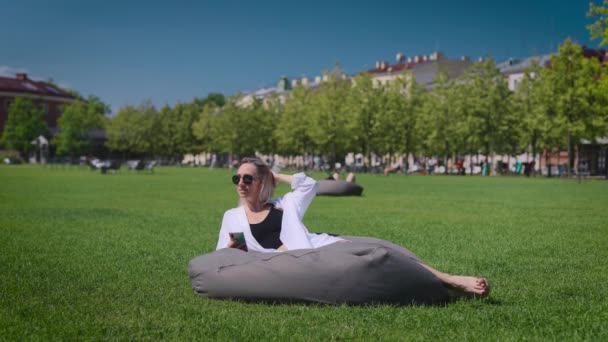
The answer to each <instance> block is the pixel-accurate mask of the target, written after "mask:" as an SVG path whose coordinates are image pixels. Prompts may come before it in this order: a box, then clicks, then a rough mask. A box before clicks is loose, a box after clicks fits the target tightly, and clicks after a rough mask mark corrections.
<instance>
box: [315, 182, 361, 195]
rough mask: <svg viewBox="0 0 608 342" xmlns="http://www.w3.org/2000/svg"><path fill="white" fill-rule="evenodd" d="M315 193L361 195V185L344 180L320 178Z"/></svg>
mask: <svg viewBox="0 0 608 342" xmlns="http://www.w3.org/2000/svg"><path fill="white" fill-rule="evenodd" d="M317 183H319V188H318V190H317V195H319V196H361V193H363V187H362V186H361V185H359V184H356V183H351V182H347V181H344V180H320V181H317Z"/></svg>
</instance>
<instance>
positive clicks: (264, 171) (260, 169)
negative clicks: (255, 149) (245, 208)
mask: <svg viewBox="0 0 608 342" xmlns="http://www.w3.org/2000/svg"><path fill="white" fill-rule="evenodd" d="M243 164H253V165H255V168H256V171H257V173H258V178H259V180H260V181H261V182H262V189H261V190H260V198H259V200H260V203H266V202H268V201H269V200H270V199H271V198H272V195H273V194H274V187H275V184H274V176H273V175H272V171H270V168H269V167H268V165H266V163H264V161H262V160H261V159H259V158H256V157H247V158H243V159H242V160H241V165H243ZM239 166H240V165H239Z"/></svg>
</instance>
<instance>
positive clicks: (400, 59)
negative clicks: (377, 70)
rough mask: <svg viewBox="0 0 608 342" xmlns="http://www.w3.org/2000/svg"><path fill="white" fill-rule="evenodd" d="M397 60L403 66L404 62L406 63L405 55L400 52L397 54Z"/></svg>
mask: <svg viewBox="0 0 608 342" xmlns="http://www.w3.org/2000/svg"><path fill="white" fill-rule="evenodd" d="M395 59H396V60H397V63H399V64H403V62H405V55H404V54H402V53H401V52H399V53H397V56H395Z"/></svg>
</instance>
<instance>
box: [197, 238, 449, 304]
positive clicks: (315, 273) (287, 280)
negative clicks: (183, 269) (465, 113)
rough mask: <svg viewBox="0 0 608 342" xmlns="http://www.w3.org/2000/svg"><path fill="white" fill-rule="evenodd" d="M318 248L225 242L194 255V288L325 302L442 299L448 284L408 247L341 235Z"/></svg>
mask: <svg viewBox="0 0 608 342" xmlns="http://www.w3.org/2000/svg"><path fill="white" fill-rule="evenodd" d="M342 238H344V239H347V240H350V241H351V242H338V243H334V244H331V245H328V246H324V247H321V248H317V249H300V250H293V251H288V252H283V253H259V252H244V251H241V250H239V249H234V248H225V249H221V250H217V251H215V252H212V253H209V254H205V255H201V256H198V257H196V258H194V259H192V260H191V261H190V264H189V267H188V272H189V275H190V280H191V281H192V287H193V289H194V292H195V293H196V294H198V295H201V296H204V297H208V298H216V299H238V300H244V301H253V302H272V303H286V302H314V303H325V304H398V305H411V304H440V303H445V302H447V301H448V300H449V299H450V296H449V293H448V290H447V289H446V288H445V287H444V286H443V285H442V284H441V282H440V281H439V279H437V278H436V277H435V276H434V275H433V274H432V273H430V272H429V271H428V270H426V269H425V268H424V267H422V266H421V265H420V264H419V263H418V262H417V260H418V259H417V258H416V256H415V255H414V254H413V253H411V252H410V251H408V250H407V249H405V248H403V247H400V246H397V245H395V244H392V243H390V242H388V241H384V240H379V239H373V238H361V237H352V236H342Z"/></svg>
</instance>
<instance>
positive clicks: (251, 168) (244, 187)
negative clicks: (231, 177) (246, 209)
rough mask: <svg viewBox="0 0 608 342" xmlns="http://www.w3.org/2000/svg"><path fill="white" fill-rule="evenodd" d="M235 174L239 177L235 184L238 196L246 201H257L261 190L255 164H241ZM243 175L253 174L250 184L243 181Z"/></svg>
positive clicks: (260, 182)
mask: <svg viewBox="0 0 608 342" xmlns="http://www.w3.org/2000/svg"><path fill="white" fill-rule="evenodd" d="M236 175H237V176H240V178H241V179H240V180H239V183H238V184H237V185H236V191H237V192H238V194H239V197H240V198H241V199H244V200H246V201H247V202H250V203H257V202H258V201H259V198H260V191H261V190H262V180H261V179H260V178H259V177H258V171H257V168H256V166H255V165H253V164H251V163H246V164H243V165H241V166H240V167H239V169H238V171H237V173H236ZM245 175H249V176H253V182H252V183H251V184H246V183H245V178H247V177H244V176H245Z"/></svg>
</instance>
